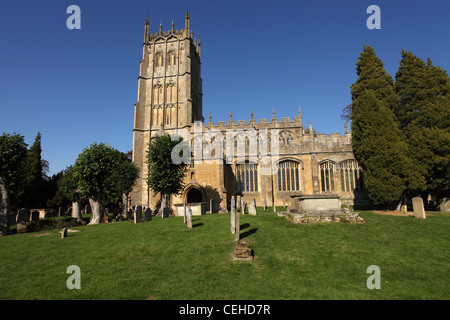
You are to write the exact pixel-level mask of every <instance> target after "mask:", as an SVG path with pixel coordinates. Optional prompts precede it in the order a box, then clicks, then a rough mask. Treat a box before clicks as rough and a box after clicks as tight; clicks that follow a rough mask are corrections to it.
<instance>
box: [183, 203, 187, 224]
mask: <svg viewBox="0 0 450 320" xmlns="http://www.w3.org/2000/svg"><path fill="white" fill-rule="evenodd" d="M186 210H187V208H186V200H184V202H183V212H184V213H183V214H184V220H183V221H184V223H187V221H186Z"/></svg>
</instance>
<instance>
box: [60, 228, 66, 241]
mask: <svg viewBox="0 0 450 320" xmlns="http://www.w3.org/2000/svg"><path fill="white" fill-rule="evenodd" d="M64 238H67V228H63V229H62V231H61V239H64Z"/></svg>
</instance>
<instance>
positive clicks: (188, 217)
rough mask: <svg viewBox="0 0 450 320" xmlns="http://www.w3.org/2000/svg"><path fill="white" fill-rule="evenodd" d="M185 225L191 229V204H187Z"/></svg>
mask: <svg viewBox="0 0 450 320" xmlns="http://www.w3.org/2000/svg"><path fill="white" fill-rule="evenodd" d="M187 225H188V228H189V229H192V209H191V206H187Z"/></svg>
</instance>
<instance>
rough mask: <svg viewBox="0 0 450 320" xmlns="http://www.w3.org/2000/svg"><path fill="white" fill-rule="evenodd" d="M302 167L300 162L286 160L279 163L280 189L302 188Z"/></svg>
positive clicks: (294, 189) (293, 189)
mask: <svg viewBox="0 0 450 320" xmlns="http://www.w3.org/2000/svg"><path fill="white" fill-rule="evenodd" d="M299 170H300V167H299V163H298V162H295V161H292V160H285V161H282V162H280V163H279V164H278V191H298V190H300V186H301V181H300V171H299Z"/></svg>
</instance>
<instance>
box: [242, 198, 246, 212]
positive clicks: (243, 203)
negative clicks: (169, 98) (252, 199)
mask: <svg viewBox="0 0 450 320" xmlns="http://www.w3.org/2000/svg"><path fill="white" fill-rule="evenodd" d="M241 214H245V202H244V199H242V198H241Z"/></svg>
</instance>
